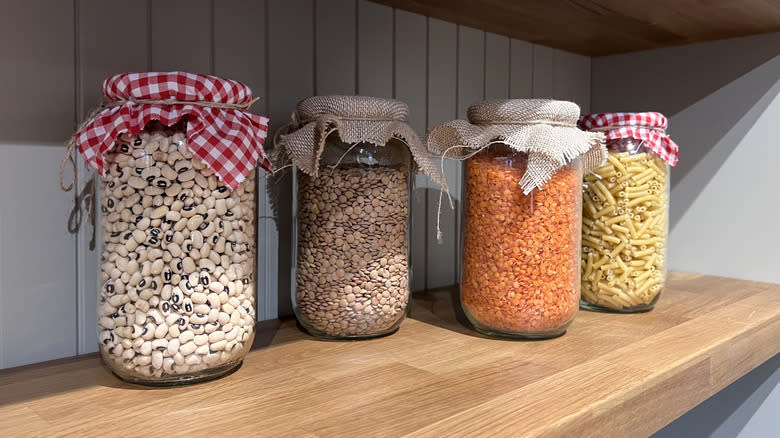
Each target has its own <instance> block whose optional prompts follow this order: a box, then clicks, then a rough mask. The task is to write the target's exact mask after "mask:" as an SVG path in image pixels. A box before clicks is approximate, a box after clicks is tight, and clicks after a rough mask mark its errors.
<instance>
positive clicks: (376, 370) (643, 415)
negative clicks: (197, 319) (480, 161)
mask: <svg viewBox="0 0 780 438" xmlns="http://www.w3.org/2000/svg"><path fill="white" fill-rule="evenodd" d="M456 298H457V295H456V293H455V292H454V291H450V290H439V291H431V292H424V293H419V294H416V295H415V298H414V303H413V310H412V317H411V318H409V319H408V320H406V321H405V322H404V324H403V325H402V327H401V329H400V331H399V332H398V333H396V334H394V335H392V336H389V337H386V338H381V339H375V340H371V341H362V342H324V341H318V340H314V339H312V338H310V337H308V336H306V335H304V334H303V333H301V332H300V331H299V330H298V329H297V328H296V327H295V323H294V321H292V320H286V321H282V322H271V323H265V324H263V325H262V327H260V330H259V331H258V338H257V340H256V343H255V348H254V349H253V351H252V352H250V354H249V356H248V357H247V359H246V361H245V364H244V366H243V367H242V368H241V369H240V370H238V371H237V372H236V373H234V374H232V375H230V376H228V377H225V378H223V379H220V380H217V381H213V382H208V383H203V384H199V385H193V386H188V387H178V388H168V389H150V388H145V387H140V386H135V385H130V384H127V383H123V382H121V381H119V380H118V379H117V378H115V377H113V375H112V374H110V373H109V372H108V371H106V370H105V369H104V368H103V367H102V366H101V365H100V361H99V359H98V358H97V357H96V356H95V355H90V356H86V357H77V358H73V359H66V360H60V361H53V362H49V363H44V364H38V365H33V366H27V367H21V368H16V369H10V370H5V371H0V430H2V431H3V433H4V434H10V435H12V436H16V435H25V436H29V435H36V436H51V435H73V436H96V435H101V434H110V433H111V432H118V431H119V429H120V428H121V430H123V431H125V432H128V433H130V434H131V435H137V434H141V433H152V434H154V435H158V436H171V435H192V434H193V433H194V435H198V436H201V435H202V436H223V435H227V434H228V432H229V434H230V435H232V436H242V435H248V436H256V435H264V436H282V435H284V436H287V435H295V436H310V437H311V436H378V435H381V436H400V435H405V434H409V435H413V436H432V437H440V436H461V435H470V436H519V435H523V436H538V435H543V434H546V435H560V436H581V435H593V436H606V435H609V436H627V435H632V436H634V435H647V434H650V433H652V432H654V431H656V430H658V429H659V428H661V427H663V426H664V425H665V424H667V423H669V422H670V421H672V420H674V419H675V418H677V417H678V416H679V415H681V414H682V413H684V412H686V411H687V410H689V409H691V408H692V407H694V406H695V405H696V404H698V403H700V402H701V401H703V400H705V399H706V398H708V397H710V396H711V395H713V394H714V393H716V392H717V391H719V390H720V389H722V388H723V387H725V386H726V385H728V384H730V383H731V382H733V381H734V380H736V379H737V378H739V377H740V376H742V375H744V374H746V373H747V372H749V371H750V370H752V369H753V368H755V367H756V366H758V365H760V364H761V363H763V362H764V361H766V360H768V359H770V358H771V357H772V356H774V355H775V354H777V353H778V352H780V285H772V284H765V283H756V282H749V281H740V280H732V279H726V278H718V277H708V276H701V275H696V274H684V273H673V274H671V276H670V280H669V282H668V287H667V290H666V291H665V294H664V295H663V296H662V298H661V301H660V303H659V304H658V306H657V308H656V309H655V310H654V311H652V312H649V313H644V314H636V315H615V314H605V313H591V312H580V314H579V315H578V316H577V319H576V320H575V321H574V323H573V324H572V326H571V327H570V329H569V332H568V333H567V334H566V335H565V336H563V337H560V338H557V339H552V340H547V341H536V342H520V341H507V340H497V339H489V338H485V337H482V336H480V335H478V334H476V333H474V332H473V331H472V330H471V329H469V328H468V327H467V326H466V325H464V323H463V322H462V316H461V315H460V314H459V312H458V311H457V310H456V309H458V306H453V305H452V304H453V300H456ZM125 432H122V434H124V433H125Z"/></svg>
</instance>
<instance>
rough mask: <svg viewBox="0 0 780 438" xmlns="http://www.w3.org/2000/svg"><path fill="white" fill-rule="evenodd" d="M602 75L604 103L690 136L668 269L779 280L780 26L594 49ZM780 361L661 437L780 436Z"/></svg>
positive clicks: (677, 172)
mask: <svg viewBox="0 0 780 438" xmlns="http://www.w3.org/2000/svg"><path fill="white" fill-rule="evenodd" d="M592 78H593V83H592V93H593V94H592V107H593V110H594V111H596V112H602V111H660V112H662V113H664V114H666V115H667V116H668V117H669V126H670V127H669V130H668V132H669V133H670V134H671V135H672V137H673V138H674V139H675V140H676V141H677V142H678V143H679V145H680V164H679V165H678V166H677V168H675V169H674V170H673V171H672V192H671V202H672V206H671V217H670V228H671V230H670V236H669V267H670V268H671V269H673V270H681V271H690V272H699V273H704V274H710V275H720V276H727V277H736V278H744V279H749V280H758V281H767V282H774V283H780V252H778V250H777V248H778V247H780V233H779V232H778V231H777V230H778V223H780V222H778V218H779V217H780V170H779V169H780V168H778V163H780V137H779V136H778V132H780V123H778V122H780V33H776V34H768V35H759V36H754V37H747V38H738V39H732V40H724V41H717V42H712V43H703V44H696V45H690V46H683V47H676V48H669V49H662V50H649V51H645V52H637V53H631V54H625V55H616V56H607V57H600V58H593V60H592ZM779 367H780V357H775V358H774V359H772V360H770V361H768V362H766V363H765V364H764V365H763V366H762V367H761V368H760V369H757V370H756V371H754V372H753V373H751V374H749V375H748V376H746V377H745V378H743V379H740V380H739V381H737V382H735V383H734V384H732V385H731V386H729V387H728V388H726V389H724V390H723V391H721V392H720V393H718V394H717V395H715V396H714V397H712V398H711V399H710V400H708V401H706V402H705V403H703V404H702V405H700V406H699V407H698V408H697V409H694V410H693V411H691V412H690V413H688V414H686V415H684V416H683V417H681V418H680V419H678V420H677V421H675V422H673V423H672V424H670V425H669V426H667V427H666V428H664V429H662V430H661V431H660V432H659V433H658V434H657V436H658V437H677V436H694V437H698V436H713V437H727V436H736V435H739V436H749V437H763V436H766V437H769V436H777V434H778V431H780V418H778V417H777V413H778V412H780V386H779V385H780V368H779ZM770 413H773V414H770Z"/></svg>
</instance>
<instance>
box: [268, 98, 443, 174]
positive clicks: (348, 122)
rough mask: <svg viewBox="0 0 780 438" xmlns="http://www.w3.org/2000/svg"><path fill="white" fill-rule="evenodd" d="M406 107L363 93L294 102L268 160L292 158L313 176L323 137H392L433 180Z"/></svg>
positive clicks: (374, 140) (379, 140)
mask: <svg viewBox="0 0 780 438" xmlns="http://www.w3.org/2000/svg"><path fill="white" fill-rule="evenodd" d="M408 116H409V107H408V106H407V105H406V104H405V103H403V102H400V101H397V100H393V99H384V98H380V97H368V96H314V97H309V98H307V99H304V100H302V101H300V102H299V103H298V105H297V107H296V110H295V112H294V113H293V116H292V118H293V120H292V123H291V125H290V127H289V128H288V133H287V134H282V135H280V136H279V140H278V141H277V143H276V151H275V154H274V155H275V158H276V159H277V160H278V161H277V162H275V163H274V164H275V165H277V167H281V166H283V165H284V164H288V163H292V164H294V165H295V166H297V167H298V168H299V169H301V170H302V171H303V172H304V173H306V174H308V175H311V176H314V177H316V176H317V174H318V172H319V167H320V166H319V163H320V157H321V156H322V151H323V149H324V147H325V139H326V138H327V137H328V135H330V134H332V133H333V132H338V135H339V137H341V141H343V142H344V143H348V144H355V143H364V142H365V143H371V144H373V145H375V146H380V147H381V146H385V145H386V144H387V142H388V141H390V140H391V139H393V138H395V139H398V140H401V141H403V142H404V143H405V144H406V145H407V146H408V147H409V150H410V151H411V152H412V156H413V157H414V161H415V162H416V163H417V166H418V167H419V168H420V169H421V170H422V172H423V173H424V174H426V175H428V176H430V177H431V178H432V179H433V180H434V181H436V182H437V183H442V179H441V176H440V174H439V172H438V170H437V169H436V166H434V164H433V161H432V160H431V155H430V153H428V151H427V150H426V148H425V147H424V146H423V144H422V141H421V140H420V137H419V136H418V135H417V134H416V133H415V132H414V130H413V129H412V127H411V126H409V124H408V123H407V119H408Z"/></svg>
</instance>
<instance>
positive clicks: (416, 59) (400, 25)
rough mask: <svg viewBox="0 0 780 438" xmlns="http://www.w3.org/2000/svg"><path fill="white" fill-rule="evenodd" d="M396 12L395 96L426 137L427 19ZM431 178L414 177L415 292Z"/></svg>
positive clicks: (421, 283)
mask: <svg viewBox="0 0 780 438" xmlns="http://www.w3.org/2000/svg"><path fill="white" fill-rule="evenodd" d="M394 13H395V55H394V56H395V98H396V99H399V100H401V101H403V102H406V104H407V105H409V124H410V125H411V126H412V128H414V130H415V131H416V132H417V134H418V135H419V136H420V137H421V138H422V137H424V136H425V117H426V94H427V91H428V90H427V83H426V74H427V64H426V56H427V49H428V46H427V33H428V24H427V19H426V18H425V17H423V16H422V15H418V14H413V13H411V12H406V11H401V10H396V11H394ZM428 184H429V182H428V178H427V177H426V176H425V175H423V174H422V173H418V174H417V175H416V176H415V187H414V191H413V192H412V199H411V223H410V225H409V232H410V234H411V239H410V240H411V242H410V249H409V252H410V254H411V261H410V262H411V265H412V279H411V284H410V288H411V289H412V291H419V290H423V289H425V276H426V272H425V246H426V236H427V234H428V232H429V231H430V230H429V227H428V226H427V223H426V205H427V202H428Z"/></svg>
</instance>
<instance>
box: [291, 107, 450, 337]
mask: <svg viewBox="0 0 780 438" xmlns="http://www.w3.org/2000/svg"><path fill="white" fill-rule="evenodd" d="M407 116H408V107H407V106H406V104H404V103H402V102H399V101H396V100H391V99H381V98H374V97H364V96H316V97H311V98H308V99H305V100H303V101H301V102H300V103H299V104H298V106H297V109H296V112H295V114H294V120H293V125H292V127H291V128H290V131H289V133H288V134H286V135H281V137H280V142H279V143H278V146H279V149H280V150H279V153H280V155H281V159H282V160H284V162H283V163H280V164H282V165H284V164H286V163H292V164H293V165H295V167H296V171H295V172H294V179H293V192H294V193H295V196H296V200H295V202H294V205H295V207H294V212H293V221H294V222H293V224H294V231H293V233H294V236H295V241H294V242H293V248H294V251H293V252H294V267H295V268H294V276H295V281H294V287H293V291H292V300H293V306H294V310H295V315H296V317H297V318H298V321H299V322H300V324H301V326H302V327H303V328H304V329H305V330H306V331H307V332H308V333H310V334H311V335H313V336H317V337H321V338H327V339H365V338H371V337H376V336H382V335H386V334H390V333H393V332H394V331H396V330H397V329H398V327H399V326H400V324H401V322H402V321H403V319H404V317H405V315H406V311H407V305H408V303H409V284H410V282H409V279H410V275H411V273H410V270H411V264H410V263H409V235H410V233H409V201H410V195H411V190H412V181H413V180H414V174H415V172H416V168H417V166H418V165H419V167H420V168H421V169H422V170H423V171H424V172H425V173H427V174H428V175H431V176H433V177H434V178H436V179H438V176H437V173H436V171H435V168H434V166H433V164H432V162H431V159H430V157H429V154H428V152H427V151H426V150H425V149H424V148H423V146H422V143H421V141H420V139H419V137H418V136H417V135H416V134H415V133H414V131H413V130H412V129H411V127H410V126H409V125H408V124H407V123H406V120H407Z"/></svg>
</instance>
